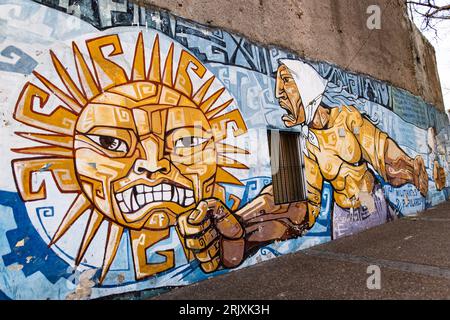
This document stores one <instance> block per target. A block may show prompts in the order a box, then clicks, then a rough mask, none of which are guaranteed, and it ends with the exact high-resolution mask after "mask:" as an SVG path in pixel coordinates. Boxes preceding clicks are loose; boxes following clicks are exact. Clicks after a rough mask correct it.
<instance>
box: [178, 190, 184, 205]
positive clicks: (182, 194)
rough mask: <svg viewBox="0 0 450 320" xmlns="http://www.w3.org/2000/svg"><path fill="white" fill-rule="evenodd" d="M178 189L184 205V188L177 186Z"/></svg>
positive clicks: (181, 202)
mask: <svg viewBox="0 0 450 320" xmlns="http://www.w3.org/2000/svg"><path fill="white" fill-rule="evenodd" d="M177 191H178V197H179V198H180V204H181V205H183V203H184V189H183V188H177Z"/></svg>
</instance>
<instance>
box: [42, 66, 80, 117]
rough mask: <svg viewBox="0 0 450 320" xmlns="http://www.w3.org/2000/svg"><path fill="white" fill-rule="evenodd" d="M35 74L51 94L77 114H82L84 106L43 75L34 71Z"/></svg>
mask: <svg viewBox="0 0 450 320" xmlns="http://www.w3.org/2000/svg"><path fill="white" fill-rule="evenodd" d="M33 74H34V75H35V76H36V78H38V79H39V80H40V81H41V82H42V83H43V84H44V85H45V86H46V87H47V88H48V89H49V90H50V91H51V92H53V93H54V94H55V96H57V97H58V98H59V99H60V100H61V101H62V102H64V104H65V105H66V106H68V107H69V108H70V109H72V110H73V111H74V112H76V113H80V111H81V109H82V106H81V105H80V104H79V103H78V102H76V101H75V100H74V99H72V98H71V97H69V96H68V95H67V94H65V93H64V92H63V91H62V90H61V89H59V88H58V87H57V86H55V85H54V84H53V83H51V82H50V81H49V80H48V79H47V78H45V77H44V76H43V75H41V74H40V73H39V72H37V71H33Z"/></svg>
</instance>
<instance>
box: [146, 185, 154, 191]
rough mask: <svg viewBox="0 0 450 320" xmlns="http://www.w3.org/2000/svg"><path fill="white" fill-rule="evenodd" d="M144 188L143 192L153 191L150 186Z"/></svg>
mask: <svg viewBox="0 0 450 320" xmlns="http://www.w3.org/2000/svg"><path fill="white" fill-rule="evenodd" d="M144 190H145V192H152V191H153V188H152V187H147V186H144Z"/></svg>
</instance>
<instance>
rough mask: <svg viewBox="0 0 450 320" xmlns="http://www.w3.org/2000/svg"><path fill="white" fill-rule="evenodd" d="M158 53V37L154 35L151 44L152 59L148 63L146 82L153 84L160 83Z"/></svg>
mask: <svg viewBox="0 0 450 320" xmlns="http://www.w3.org/2000/svg"><path fill="white" fill-rule="evenodd" d="M160 59H161V58H160V52H159V37H158V35H156V38H155V42H154V43H153V49H152V58H151V61H150V68H149V70H148V75H147V77H148V80H150V81H153V82H158V83H159V82H161V63H160Z"/></svg>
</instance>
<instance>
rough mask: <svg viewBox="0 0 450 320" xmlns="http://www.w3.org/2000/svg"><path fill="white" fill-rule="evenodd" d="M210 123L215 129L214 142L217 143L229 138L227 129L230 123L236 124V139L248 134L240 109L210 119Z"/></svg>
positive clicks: (234, 131)
mask: <svg viewBox="0 0 450 320" xmlns="http://www.w3.org/2000/svg"><path fill="white" fill-rule="evenodd" d="M209 123H210V124H211V127H212V128H213V135H214V140H215V141H216V142H220V141H222V140H224V139H226V138H227V136H228V132H227V127H228V124H230V123H233V124H234V128H233V136H234V137H235V138H236V137H239V136H240V135H242V134H244V133H246V132H247V126H246V125H245V121H244V119H243V118H242V115H241V113H240V112H239V110H238V109H234V110H232V111H230V112H227V113H225V114H222V115H220V116H217V117H215V118H213V119H210V120H209Z"/></svg>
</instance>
